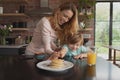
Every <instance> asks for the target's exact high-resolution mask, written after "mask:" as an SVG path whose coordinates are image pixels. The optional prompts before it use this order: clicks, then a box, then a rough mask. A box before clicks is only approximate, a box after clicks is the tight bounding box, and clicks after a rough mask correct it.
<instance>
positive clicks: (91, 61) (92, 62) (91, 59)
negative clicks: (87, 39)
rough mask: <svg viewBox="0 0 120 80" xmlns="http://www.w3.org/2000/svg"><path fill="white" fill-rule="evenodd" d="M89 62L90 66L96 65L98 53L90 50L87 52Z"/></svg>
mask: <svg viewBox="0 0 120 80" xmlns="http://www.w3.org/2000/svg"><path fill="white" fill-rule="evenodd" d="M87 64H88V65H89V66H92V65H95V64H96V53H94V52H90V53H88V54H87Z"/></svg>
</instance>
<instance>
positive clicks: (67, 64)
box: [36, 60, 73, 72]
mask: <svg viewBox="0 0 120 80" xmlns="http://www.w3.org/2000/svg"><path fill="white" fill-rule="evenodd" d="M50 62H51V61H50V60H46V61H42V62H39V63H37V65H36V66H37V67H38V68H39V69H43V70H48V71H54V72H57V71H64V70H67V69H70V68H72V67H73V63H72V62H69V61H64V65H65V66H64V67H62V68H51V67H50V66H48V65H49V64H50Z"/></svg>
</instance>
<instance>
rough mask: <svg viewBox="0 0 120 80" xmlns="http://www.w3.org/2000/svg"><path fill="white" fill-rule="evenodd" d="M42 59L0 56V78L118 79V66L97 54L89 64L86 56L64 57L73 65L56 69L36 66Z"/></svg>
mask: <svg viewBox="0 0 120 80" xmlns="http://www.w3.org/2000/svg"><path fill="white" fill-rule="evenodd" d="M44 61H47V60H46V59H38V58H36V56H27V55H19V56H18V55H16V56H15V55H14V56H0V80H120V68H119V67H117V66H115V65H114V64H112V63H111V62H109V61H107V60H106V59H103V58H102V57H99V56H97V61H96V64H95V65H91V66H89V65H88V64H87V58H84V59H74V58H64V61H67V62H70V63H72V64H73V66H72V67H71V68H68V69H65V70H58V71H54V70H52V71H51V70H46V69H41V68H39V67H37V64H38V63H41V62H44Z"/></svg>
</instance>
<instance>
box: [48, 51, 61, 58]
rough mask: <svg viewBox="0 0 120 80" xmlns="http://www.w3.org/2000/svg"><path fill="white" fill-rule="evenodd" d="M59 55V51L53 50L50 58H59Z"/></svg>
mask: <svg viewBox="0 0 120 80" xmlns="http://www.w3.org/2000/svg"><path fill="white" fill-rule="evenodd" d="M59 56H60V55H59V54H58V52H53V53H52V54H51V56H50V57H49V58H48V59H50V60H53V59H58V58H59Z"/></svg>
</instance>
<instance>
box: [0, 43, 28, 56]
mask: <svg viewBox="0 0 120 80" xmlns="http://www.w3.org/2000/svg"><path fill="white" fill-rule="evenodd" d="M27 45H28V44H22V45H0V55H21V54H24V52H25V48H26V46H27Z"/></svg>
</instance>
